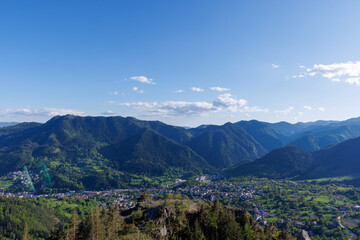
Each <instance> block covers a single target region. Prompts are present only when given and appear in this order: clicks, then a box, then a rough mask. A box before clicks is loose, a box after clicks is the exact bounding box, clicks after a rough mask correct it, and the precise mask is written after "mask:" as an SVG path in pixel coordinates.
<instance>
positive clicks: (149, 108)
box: [119, 94, 269, 117]
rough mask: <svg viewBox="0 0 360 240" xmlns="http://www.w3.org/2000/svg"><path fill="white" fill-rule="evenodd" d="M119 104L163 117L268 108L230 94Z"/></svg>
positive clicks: (260, 110)
mask: <svg viewBox="0 0 360 240" xmlns="http://www.w3.org/2000/svg"><path fill="white" fill-rule="evenodd" d="M119 105H121V106H127V107H131V108H135V109H137V110H139V111H141V112H143V113H145V114H144V115H157V116H163V117H172V116H178V115H182V116H186V115H203V116H204V115H207V114H208V113H211V112H219V111H223V112H244V113H247V112H268V111H269V110H268V109H262V108H259V107H256V106H254V107H249V106H247V101H246V100H244V99H235V98H233V97H232V95H231V94H222V95H220V96H218V98H217V99H216V100H215V101H214V102H212V103H210V102H185V101H166V102H160V103H158V102H129V103H120V104H119Z"/></svg>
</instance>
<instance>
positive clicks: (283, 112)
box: [275, 106, 294, 115]
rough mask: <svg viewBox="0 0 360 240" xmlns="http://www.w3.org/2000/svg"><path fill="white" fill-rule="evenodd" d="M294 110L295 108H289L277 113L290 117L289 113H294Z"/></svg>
mask: <svg viewBox="0 0 360 240" xmlns="http://www.w3.org/2000/svg"><path fill="white" fill-rule="evenodd" d="M292 110H294V107H292V106H291V107H289V108H287V109H285V110H277V111H275V112H276V113H280V114H284V115H288V114H289V113H291V112H292Z"/></svg>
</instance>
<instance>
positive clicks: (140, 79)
mask: <svg viewBox="0 0 360 240" xmlns="http://www.w3.org/2000/svg"><path fill="white" fill-rule="evenodd" d="M130 80H133V81H138V82H141V83H147V84H155V82H154V81H153V79H152V78H148V77H145V76H134V77H130Z"/></svg>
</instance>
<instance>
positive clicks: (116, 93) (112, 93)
mask: <svg viewBox="0 0 360 240" xmlns="http://www.w3.org/2000/svg"><path fill="white" fill-rule="evenodd" d="M109 94H111V95H118V94H119V92H118V91H114V92H109Z"/></svg>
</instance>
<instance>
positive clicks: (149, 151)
mask: <svg viewBox="0 0 360 240" xmlns="http://www.w3.org/2000/svg"><path fill="white" fill-rule="evenodd" d="M40 159H42V160H44V162H45V164H46V165H47V167H48V168H49V171H50V174H51V175H52V176H53V177H54V184H55V186H56V187H60V188H67V187H68V188H75V189H77V188H82V187H83V186H85V187H86V188H88V187H90V188H91V187H99V186H101V188H106V187H107V188H109V187H110V186H112V187H121V186H123V185H122V184H124V182H129V181H130V180H129V179H128V180H126V179H124V178H128V177H126V176H127V175H126V174H128V173H132V174H146V175H148V176H154V175H165V174H166V173H167V172H168V171H169V170H171V171H175V170H176V171H175V172H177V173H178V174H180V175H181V174H194V173H196V174H200V173H201V172H202V170H205V171H208V170H209V169H211V167H209V165H208V164H207V163H206V161H205V160H204V159H203V158H202V157H200V156H199V155H197V154H196V153H195V152H193V151H192V150H191V149H189V148H188V147H186V146H184V145H180V144H178V143H176V142H174V141H173V140H170V139H168V138H167V137H165V136H162V135H160V134H159V133H157V132H155V131H153V130H151V129H149V128H144V127H142V126H140V125H139V124H137V123H136V122H134V121H132V120H131V119H128V118H122V117H107V118H105V117H76V116H71V115H68V116H63V117H54V118H52V119H51V120H49V121H48V122H47V123H45V124H42V125H39V126H36V127H32V128H29V129H26V130H24V131H19V132H15V133H13V134H10V135H4V136H3V137H2V138H0V163H1V166H2V168H1V169H0V174H2V175H3V174H6V173H8V172H10V171H14V170H21V169H22V167H23V166H27V167H28V168H29V169H36V168H37V167H38V163H39V161H40ZM174 169H175V170H174ZM94 182H98V184H97V185H96V186H95V185H93V183H94Z"/></svg>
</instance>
